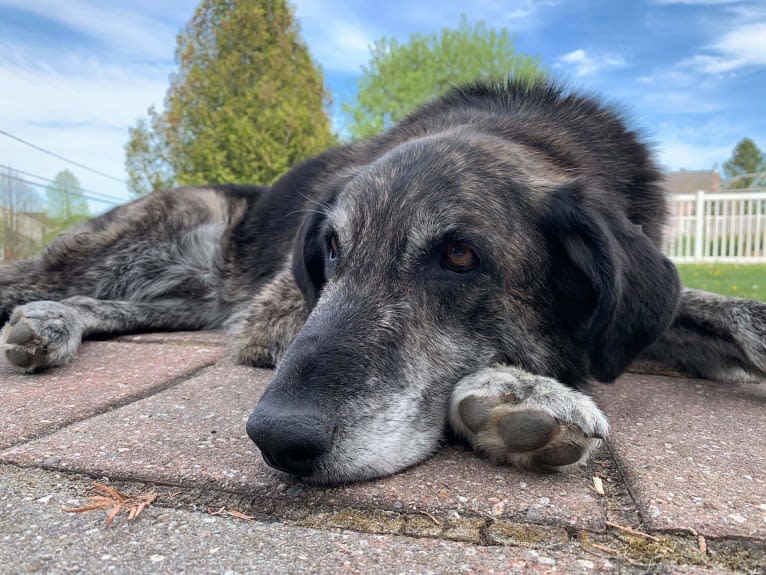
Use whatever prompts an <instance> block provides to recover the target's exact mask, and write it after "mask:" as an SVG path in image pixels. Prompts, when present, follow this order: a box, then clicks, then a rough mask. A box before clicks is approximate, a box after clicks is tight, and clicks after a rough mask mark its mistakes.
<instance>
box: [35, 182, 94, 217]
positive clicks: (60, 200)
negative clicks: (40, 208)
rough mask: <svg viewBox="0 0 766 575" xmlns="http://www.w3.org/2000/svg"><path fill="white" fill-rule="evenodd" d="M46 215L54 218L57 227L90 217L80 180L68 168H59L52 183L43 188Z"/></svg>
mask: <svg viewBox="0 0 766 575" xmlns="http://www.w3.org/2000/svg"><path fill="white" fill-rule="evenodd" d="M45 198H46V208H47V212H48V217H49V218H51V219H52V220H55V222H56V223H55V225H56V227H57V228H63V227H68V226H70V225H71V224H73V223H75V222H78V221H80V220H84V219H86V218H88V217H90V209H89V208H88V200H87V199H85V196H84V195H83V191H82V187H81V186H80V181H79V180H78V179H77V177H76V176H75V175H74V174H73V173H72V172H70V171H69V170H61V171H60V172H59V173H58V174H56V177H54V178H53V183H52V184H51V185H50V186H48V187H47V188H46V190H45Z"/></svg>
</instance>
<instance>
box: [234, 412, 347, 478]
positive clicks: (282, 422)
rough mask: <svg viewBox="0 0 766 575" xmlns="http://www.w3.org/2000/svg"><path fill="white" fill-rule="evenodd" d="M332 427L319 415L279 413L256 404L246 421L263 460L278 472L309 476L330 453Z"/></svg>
mask: <svg viewBox="0 0 766 575" xmlns="http://www.w3.org/2000/svg"><path fill="white" fill-rule="evenodd" d="M333 429H334V426H333V425H332V423H331V422H330V421H329V420H328V419H327V418H326V417H323V416H322V414H320V413H313V412H304V411H299V412H296V411H282V410H279V409H275V408H274V407H273V406H265V405H259V406H258V407H256V408H255V411H253V413H251V414H250V417H249V418H248V419H247V434H248V435H249V436H250V439H252V440H253V441H254V442H255V444H256V445H257V446H258V449H260V450H261V455H262V456H263V460H264V461H265V462H266V463H267V464H268V465H270V466H271V467H274V468H275V469H279V470H281V471H286V472H287V473H292V474H294V475H300V476H308V475H311V474H312V473H313V472H314V470H315V469H316V466H317V463H318V461H319V459H320V458H321V456H322V455H324V454H325V453H327V452H328V451H330V447H331V446H332V439H333Z"/></svg>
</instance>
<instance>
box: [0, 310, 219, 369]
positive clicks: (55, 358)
mask: <svg viewBox="0 0 766 575" xmlns="http://www.w3.org/2000/svg"><path fill="white" fill-rule="evenodd" d="M208 319H209V318H206V316H205V314H204V313H202V312H201V307H200V306H195V305H192V304H190V303H189V302H188V301H186V300H181V299H166V300H157V301H150V302H136V301H111V300H97V299H93V298H89V297H84V296H76V297H71V298H67V299H64V300H62V301H35V302H30V303H27V304H24V305H20V306H18V307H16V308H15V309H14V311H13V313H12V314H11V317H10V320H9V321H8V323H7V324H6V325H5V327H4V328H3V329H2V331H0V350H2V351H4V352H5V358H6V359H7V360H8V363H9V364H10V365H11V367H13V368H14V369H16V370H17V371H20V372H22V373H31V372H34V371H37V370H38V369H41V368H47V367H55V366H59V365H64V364H66V363H69V362H70V361H71V360H72V359H73V358H74V356H75V354H76V353H77V348H78V347H79V346H80V343H81V341H82V339H83V338H84V337H86V336H88V335H97V334H102V335H103V334H119V333H128V332H132V331H148V330H155V329H162V330H166V329H171V330H181V329H203V328H205V327H207V325H206V323H205V322H206V321H207V320H208Z"/></svg>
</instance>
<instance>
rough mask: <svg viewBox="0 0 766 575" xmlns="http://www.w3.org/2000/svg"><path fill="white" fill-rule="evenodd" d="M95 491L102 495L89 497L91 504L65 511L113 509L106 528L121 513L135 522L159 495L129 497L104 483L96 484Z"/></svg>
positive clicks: (109, 514) (81, 511)
mask: <svg viewBox="0 0 766 575" xmlns="http://www.w3.org/2000/svg"><path fill="white" fill-rule="evenodd" d="M93 490H94V491H95V492H96V493H100V494H101V495H91V496H89V497H88V500H89V501H90V503H89V504H87V505H83V506H81V507H75V508H71V509H64V511H66V512H69V513H83V512H85V511H94V510H96V509H106V508H111V509H110V510H109V513H108V515H107V517H106V522H105V523H104V528H107V527H109V526H110V525H111V524H112V522H113V521H114V518H115V517H117V515H119V513H120V511H125V512H126V513H127V516H128V520H133V519H135V518H136V517H138V515H139V514H140V513H141V512H142V511H143V510H144V509H145V508H146V506H147V505H151V504H152V503H153V502H154V501H155V500H156V499H157V494H156V493H154V492H152V493H148V494H146V495H128V494H126V493H122V492H120V491H118V490H117V489H115V488H114V487H111V486H109V485H104V484H103V483H94V484H93Z"/></svg>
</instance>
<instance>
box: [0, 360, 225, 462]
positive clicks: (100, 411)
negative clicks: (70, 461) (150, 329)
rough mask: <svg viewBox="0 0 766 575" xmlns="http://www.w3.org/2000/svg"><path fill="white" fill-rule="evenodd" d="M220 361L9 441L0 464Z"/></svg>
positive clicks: (196, 374)
mask: <svg viewBox="0 0 766 575" xmlns="http://www.w3.org/2000/svg"><path fill="white" fill-rule="evenodd" d="M221 361H223V359H214V360H212V361H210V362H209V363H206V364H204V365H201V366H199V367H197V368H195V369H194V370H192V371H190V372H188V373H185V374H182V375H178V376H176V377H173V378H171V379H169V380H168V381H165V382H162V383H159V384H157V385H155V386H153V387H150V388H147V389H144V390H142V391H140V392H137V393H136V394H134V395H130V396H127V397H122V398H118V399H116V400H115V401H113V402H112V403H108V404H106V405H103V406H101V407H99V408H96V409H95V410H94V411H91V412H89V413H87V414H86V415H83V416H82V417H77V418H74V419H72V420H69V421H67V422H65V423H63V424H53V425H51V426H50V427H47V428H43V430H42V431H39V432H36V433H35V434H34V435H32V436H30V437H25V438H24V439H21V440H20V441H11V442H10V443H8V444H7V445H5V446H3V447H1V448H0V463H13V462H11V461H5V460H4V459H3V454H4V453H5V452H6V451H8V450H9V449H13V448H15V447H19V446H21V445H25V444H27V443H31V442H33V441H37V440H38V439H42V438H44V437H48V436H51V435H54V434H56V433H58V432H59V431H63V430H65V429H67V428H68V427H71V426H72V425H76V424H78V423H82V422H83V421H87V420H89V419H92V418H94V417H98V416H99V415H104V414H105V413H109V412H110V411H114V410H115V409H120V408H121V407H125V406H126V405H130V404H131V403H136V402H137V401H141V400H144V399H146V398H148V397H151V396H153V395H157V394H158V393H162V392H163V391H167V390H168V389H171V388H173V387H176V386H177V385H179V384H181V383H184V382H185V381H188V380H190V379H193V378H195V377H197V376H198V375H200V374H202V373H203V372H204V371H206V370H208V369H211V368H213V367H215V366H216V365H218V363H220V362H221Z"/></svg>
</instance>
